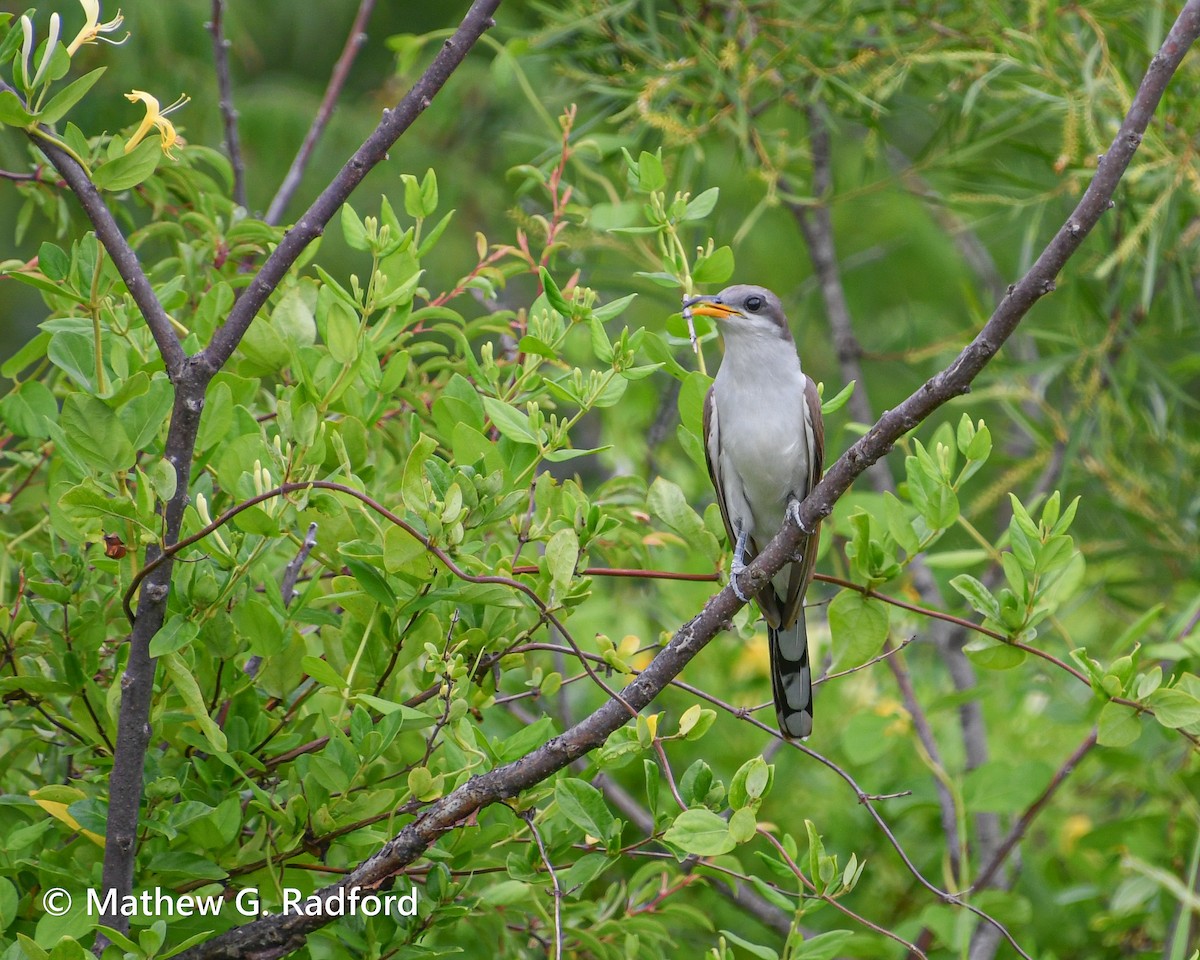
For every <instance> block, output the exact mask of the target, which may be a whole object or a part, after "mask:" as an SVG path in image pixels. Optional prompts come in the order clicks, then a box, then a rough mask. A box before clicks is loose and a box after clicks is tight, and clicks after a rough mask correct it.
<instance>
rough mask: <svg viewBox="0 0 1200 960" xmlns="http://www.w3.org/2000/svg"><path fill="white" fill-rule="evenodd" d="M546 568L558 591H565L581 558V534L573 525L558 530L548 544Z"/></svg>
mask: <svg viewBox="0 0 1200 960" xmlns="http://www.w3.org/2000/svg"><path fill="white" fill-rule="evenodd" d="M545 556H546V568H547V569H548V570H549V571H550V580H551V583H552V584H553V586H554V589H555V590H556V591H564V590H566V589H567V588H568V587H569V586H570V585H571V580H572V578H573V577H574V576H575V564H576V562H577V561H578V560H579V535H578V534H577V533H576V532H575V530H574V528H572V527H564V528H563V529H562V530H559V531H557V532H556V533H555V534H554V536H552V537H551V538H550V540H549V542H548V543H547V544H546V554H545Z"/></svg>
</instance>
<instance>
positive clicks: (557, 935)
mask: <svg viewBox="0 0 1200 960" xmlns="http://www.w3.org/2000/svg"><path fill="white" fill-rule="evenodd" d="M536 814H537V811H536V810H525V811H522V813H521V814H520V816H521V819H522V820H524V821H525V822H526V823H527V824H529V830H530V832H531V833H532V834H533V839H534V840H536V841H537V848H538V852H539V853H540V854H541V855H542V863H544V864H545V865H546V872H547V873H548V874H550V883H551V885H552V887H553V889H552V890H551V895H552V896H553V897H554V960H562V954H563V925H562V898H563V892H562V886H561V885H560V884H559V882H558V873H557V872H556V871H555V869H554V864H553V863H551V862H550V854H548V853H547V852H546V844H545V843H543V842H542V834H541V833H540V832H539V830H538V828H537V825H536V824H535V823H534V822H533V818H534V816H535V815H536Z"/></svg>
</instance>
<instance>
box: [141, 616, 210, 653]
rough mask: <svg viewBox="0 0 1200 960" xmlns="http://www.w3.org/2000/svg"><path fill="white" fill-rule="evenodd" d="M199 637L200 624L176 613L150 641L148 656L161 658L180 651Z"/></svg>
mask: <svg viewBox="0 0 1200 960" xmlns="http://www.w3.org/2000/svg"><path fill="white" fill-rule="evenodd" d="M199 635H200V624H199V623H197V622H196V621H194V620H189V619H188V618H187V617H185V616H184V615H183V614H180V613H176V614H174V615H173V616H172V617H171V619H170V620H168V621H167V622H166V623H164V624H163V625H162V627H161V629H159V631H158V633H156V634H155V635H154V638H153V639H152V640H151V641H150V656H152V657H161V656H164V655H166V654H168V653H174V652H175V651H176V650H182V649H183V648H184V647H186V646H188V644H190V643H191V642H192V641H193V640H195V639H196V637H198V636H199Z"/></svg>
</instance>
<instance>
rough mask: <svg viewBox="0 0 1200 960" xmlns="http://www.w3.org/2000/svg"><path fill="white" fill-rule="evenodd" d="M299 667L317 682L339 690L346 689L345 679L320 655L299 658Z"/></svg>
mask: <svg viewBox="0 0 1200 960" xmlns="http://www.w3.org/2000/svg"><path fill="white" fill-rule="evenodd" d="M300 669H301V670H303V671H304V672H305V673H307V674H308V675H309V676H310V677H312V678H313V679H314V680H316V681H317V683H320V684H323V685H325V686H327V687H331V688H332V689H334V690H339V691H341V690H345V689H346V681H345V680H344V679H343V678H342V677H341V676H340V675H339V674H338V672H337V671H336V670H334V669H333V667H331V666H330V665H329V664H328V663H326V662H325V661H324V660H322V659H321V658H320V657H302V658H301V660H300Z"/></svg>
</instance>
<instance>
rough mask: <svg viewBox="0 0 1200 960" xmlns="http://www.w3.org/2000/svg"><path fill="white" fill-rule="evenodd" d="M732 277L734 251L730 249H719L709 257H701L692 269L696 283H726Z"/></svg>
mask: <svg viewBox="0 0 1200 960" xmlns="http://www.w3.org/2000/svg"><path fill="white" fill-rule="evenodd" d="M732 276H733V251H732V250H730V249H729V247H717V249H716V250H714V251H713V252H712V253H711V254H709V255H708V256H704V257H700V258H699V259H698V260H697V261H696V265H695V266H694V267H693V268H692V279H693V280H694V281H695V282H696V283H724V282H725V281H726V280H728V279H729V278H730V277H732Z"/></svg>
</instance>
